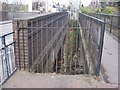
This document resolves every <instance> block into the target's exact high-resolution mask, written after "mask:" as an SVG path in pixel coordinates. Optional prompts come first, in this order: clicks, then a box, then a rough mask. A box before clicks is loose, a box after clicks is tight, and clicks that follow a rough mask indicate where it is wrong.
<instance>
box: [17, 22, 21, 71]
mask: <svg viewBox="0 0 120 90" xmlns="http://www.w3.org/2000/svg"><path fill="white" fill-rule="evenodd" d="M19 23H20V21H17V41H18V42H17V44H18V59H19V60H18V61H19V66H18V67H19V70H20V69H21V59H20V41H19V40H20V39H19V37H20V36H19V35H20V29H19Z"/></svg>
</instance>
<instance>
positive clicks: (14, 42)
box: [0, 41, 15, 51]
mask: <svg viewBox="0 0 120 90" xmlns="http://www.w3.org/2000/svg"><path fill="white" fill-rule="evenodd" d="M14 43H15V41H14V42H12V43H10V44H8V45H6V46H5V47H3V48H1V49H0V51H1V50H3V49H5V48H6V47H8V46H10V45H12V44H14Z"/></svg>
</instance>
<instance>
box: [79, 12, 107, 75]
mask: <svg viewBox="0 0 120 90" xmlns="http://www.w3.org/2000/svg"><path fill="white" fill-rule="evenodd" d="M79 21H80V25H81V28H82V33H83V37H84V38H85V41H86V47H87V50H88V52H89V55H90V59H91V61H92V64H93V70H94V72H95V74H96V75H97V76H99V74H100V66H101V58H102V49H103V41H104V30H105V23H104V21H102V20H100V19H97V18H95V17H92V16H89V15H86V14H83V13H79Z"/></svg>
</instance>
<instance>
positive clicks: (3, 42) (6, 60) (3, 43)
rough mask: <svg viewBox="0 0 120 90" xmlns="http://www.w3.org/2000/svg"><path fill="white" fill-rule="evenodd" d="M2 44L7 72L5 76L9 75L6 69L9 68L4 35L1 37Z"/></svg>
mask: <svg viewBox="0 0 120 90" xmlns="http://www.w3.org/2000/svg"><path fill="white" fill-rule="evenodd" d="M2 45H3V46H4V54H5V65H6V73H7V77H9V71H8V70H9V67H8V57H7V46H6V41H5V37H2Z"/></svg>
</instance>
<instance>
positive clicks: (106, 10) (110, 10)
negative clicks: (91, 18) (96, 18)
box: [80, 6, 117, 14]
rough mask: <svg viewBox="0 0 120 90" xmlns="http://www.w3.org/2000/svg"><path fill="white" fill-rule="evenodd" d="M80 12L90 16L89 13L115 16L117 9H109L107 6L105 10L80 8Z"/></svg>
mask: <svg viewBox="0 0 120 90" xmlns="http://www.w3.org/2000/svg"><path fill="white" fill-rule="evenodd" d="M80 11H81V12H82V13H85V14H90V13H105V14H115V13H117V9H116V8H115V7H110V6H107V7H106V8H104V9H102V8H92V9H90V8H88V7H81V8H80Z"/></svg>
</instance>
